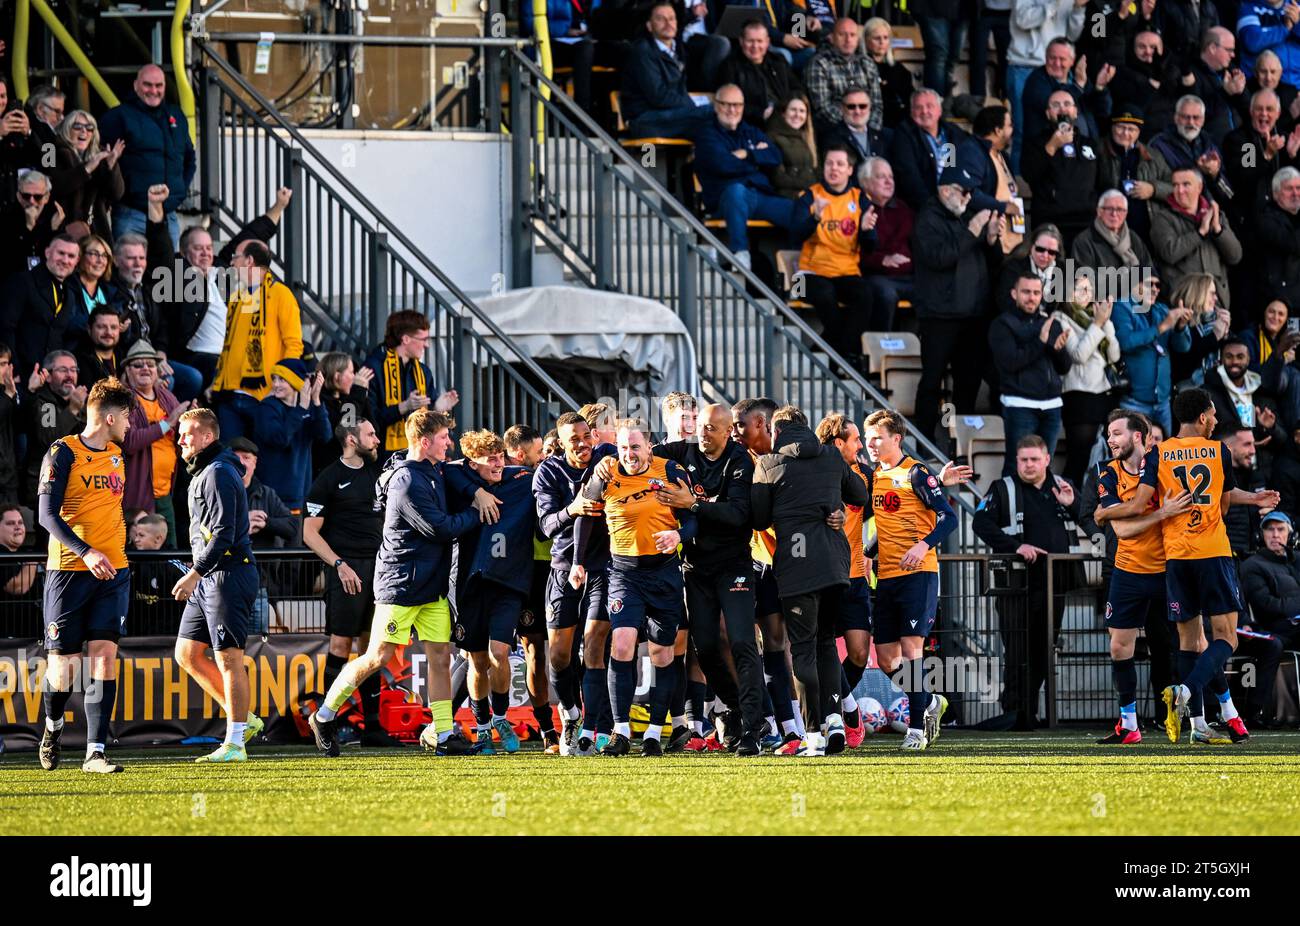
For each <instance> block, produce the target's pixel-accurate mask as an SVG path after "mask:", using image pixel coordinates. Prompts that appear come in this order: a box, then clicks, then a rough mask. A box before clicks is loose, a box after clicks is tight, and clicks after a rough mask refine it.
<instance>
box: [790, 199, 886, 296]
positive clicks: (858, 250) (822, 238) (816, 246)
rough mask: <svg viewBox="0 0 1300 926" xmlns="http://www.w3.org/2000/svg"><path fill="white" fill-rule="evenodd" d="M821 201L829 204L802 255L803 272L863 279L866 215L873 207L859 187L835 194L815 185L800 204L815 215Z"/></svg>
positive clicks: (800, 260) (800, 266) (800, 265)
mask: <svg viewBox="0 0 1300 926" xmlns="http://www.w3.org/2000/svg"><path fill="white" fill-rule="evenodd" d="M819 199H823V200H826V208H825V209H823V210H822V214H821V217H820V218H818V219H817V220H816V222H817V225H816V231H815V232H814V233H813V234H811V235H809V236H808V240H807V241H805V242H804V245H803V250H802V251H800V252H799V270H800V271H802V272H804V273H812V274H816V275H817V276H822V277H856V276H861V275H862V270H861V269H860V267H859V264H858V262H859V259H860V258H861V255H862V244H861V241H860V240H859V236H860V235H861V234H862V212H863V210H864V209H869V208H871V203H870V202H869V201H868V200H867V197H866V194H864V193H863V192H862V190H861V189H860V188H859V187H858V186H857V185H856V184H850V185H849V187H848V189H846V190H844V192H842V193H832V192H831V191H830V190H828V189H826V187H825V185H823V184H821V183H814V184H813V185H812V186H811V187H810V188H809V189H808V191H807V192H805V193H804V194H803V198H802V199H801V200H800V203H801V204H804V205H805V206H806V208H808V209H809V210H810V211H811V210H812V208H813V204H814V203H816V201H817V200H819Z"/></svg>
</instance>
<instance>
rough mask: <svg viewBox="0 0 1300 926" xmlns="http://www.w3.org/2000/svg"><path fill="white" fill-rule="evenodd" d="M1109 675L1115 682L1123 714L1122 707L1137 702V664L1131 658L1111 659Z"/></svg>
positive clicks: (1128, 728)
mask: <svg viewBox="0 0 1300 926" xmlns="http://www.w3.org/2000/svg"><path fill="white" fill-rule="evenodd" d="M1110 674H1111V678H1112V679H1113V680H1114V682H1115V691H1116V693H1117V694H1118V695H1119V703H1120V714H1123V713H1124V705H1126V704H1129V705H1131V704H1133V703H1134V702H1135V701H1137V690H1138V670H1137V664H1136V663H1135V662H1134V661H1133V657H1132V656H1130V657H1129V658H1128V659H1112V660H1111V663H1110ZM1121 719H1122V718H1121ZM1124 729H1126V730H1136V729H1137V727H1127V726H1126V727H1125V728H1124Z"/></svg>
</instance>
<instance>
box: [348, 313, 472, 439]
mask: <svg viewBox="0 0 1300 926" xmlns="http://www.w3.org/2000/svg"><path fill="white" fill-rule="evenodd" d="M428 347H429V320H428V319H427V318H425V317H424V316H423V315H422V314H421V313H419V312H416V311H414V310H412V309H403V310H402V311H400V312H394V313H393V314H392V315H390V316H388V322H387V323H386V324H385V326H384V342H383V343H382V344H380V345H379V346H378V347H376V348H375V349H374V351H372V352H371V354H370V356H369V357H368V358H366V366H367V367H369V368H370V372H371V380H370V406H371V408H372V409H373V410H374V413H375V419H374V425H375V430H376V431H378V432H379V434H380V436H381V437H382V438H383V442H384V446H383V449H382V451H381V452H380V456H379V458H380V461H381V462H387V460H388V458H389V457H391V456H392V455H393V454H394V453H397V452H398V451H404V450H406V446H407V444H406V416H407V415H409V414H410V413H411V412H413V411H415V410H416V409H417V408H427V407H428V406H430V405H432V406H433V407H434V410H435V411H440V412H448V411H450V410H451V409H452V408H453V407H455V405H456V403H457V402H459V401H460V396H459V395H457V394H456V391H455V390H454V389H453V390H449V391H447V392H444V393H442V394H441V395H438V396H437V399H436V400H435V399H434V398H433V396H434V395H435V392H434V384H433V371H432V370H430V369H429V368H428V367H427V366H425V365H424V361H423V360H422V359H421V358H422V357H423V356H424V354H425V351H426V350H427V349H428Z"/></svg>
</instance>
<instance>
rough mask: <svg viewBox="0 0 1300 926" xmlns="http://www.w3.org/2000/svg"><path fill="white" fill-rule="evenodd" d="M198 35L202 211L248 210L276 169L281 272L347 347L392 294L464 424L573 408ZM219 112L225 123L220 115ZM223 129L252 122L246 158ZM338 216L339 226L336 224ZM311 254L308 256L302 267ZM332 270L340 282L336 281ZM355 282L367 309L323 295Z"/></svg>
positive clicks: (367, 336)
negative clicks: (311, 221) (407, 312)
mask: <svg viewBox="0 0 1300 926" xmlns="http://www.w3.org/2000/svg"><path fill="white" fill-rule="evenodd" d="M196 44H197V48H198V55H197V58H198V63H199V73H200V81H199V83H200V86H201V87H202V92H203V101H204V131H203V133H202V135H201V138H200V144H201V148H202V152H201V161H202V163H203V168H204V169H203V190H202V193H203V200H204V208H205V211H208V212H211V213H212V214H213V215H214V217H215V218H216V220H217V221H218V223H219V224H222V225H223V226H224V225H235V224H236V223H240V222H242V221H244V220H246V218H247V217H248V216H249V215H251V214H252V213H253V208H252V205H251V203H250V190H261V189H262V188H263V187H264V186H266V185H267V184H270V183H271V182H272V181H273V180H274V179H277V178H285V179H286V181H287V185H289V186H290V187H292V188H293V189H294V190H295V194H296V195H295V197H294V200H293V202H292V203H291V205H290V207H289V209H288V210H287V212H286V217H285V226H286V238H287V239H288V245H287V247H285V248H284V249H283V250H284V252H285V253H284V255H282V258H281V262H282V264H283V269H284V276H285V278H286V281H287V282H289V284H290V285H291V287H293V288H294V290H295V292H296V293H298V294H299V295H300V297H302V296H306V297H307V298H306V299H305V300H304V299H301V298H300V302H302V307H303V310H304V314H305V315H306V316H307V317H308V318H310V320H311V321H312V322H314V323H315V324H316V325H317V327H318V328H321V329H323V330H325V331H327V332H328V333H329V335H330V336H332V337H333V338H334V339H335V340H337V341H340V342H342V343H344V344H346V345H349V346H354V347H362V348H366V347H369V346H371V345H373V344H374V343H376V342H377V341H378V340H379V337H380V334H381V331H382V318H383V316H385V315H387V313H388V312H389V311H390V310H391V308H392V306H391V305H390V303H389V300H390V298H391V297H397V298H400V299H401V300H402V301H403V307H410V308H417V309H419V310H421V311H423V312H424V314H425V315H426V316H430V317H431V322H432V324H431V327H432V328H433V330H434V333H435V335H436V340H435V342H434V343H435V344H437V345H438V346H437V348H435V351H434V356H433V357H432V358H431V366H432V367H433V372H434V375H435V380H437V381H439V382H441V383H451V384H452V386H453V388H456V389H457V391H458V392H460V396H461V404H460V406H459V407H458V409H457V414H458V415H461V416H462V417H463V418H464V419H465V422H466V424H469V423H473V424H475V425H481V426H488V427H496V428H498V429H500V428H504V427H508V426H509V425H510V424H514V423H516V422H518V421H520V420H528V421H529V423H531V424H534V425H536V426H539V427H541V426H543V425H546V424H549V421H548V420H546V419H547V418H549V417H554V416H555V415H556V414H558V413H559V410H560V408H561V407H576V404H577V403H576V402H574V400H573V399H572V398H571V397H570V396H569V395H568V394H567V393H566V392H565V391H564V390H563V389H562V388H561V387H560V386H559V385H558V384H557V383H556V382H555V381H554V380H553V379H552V378H551V377H550V376H549V375H548V374H547V373H546V372H545V371H544V370H543V369H542V368H541V367H540V366H539V365H538V364H537V363H536V362H535V361H534V360H533V359H532V358H531V357H530V356H529V355H528V354H527V353H526V352H525V351H524V350H523V349H522V348H518V347H517V346H516V345H515V344H514V342H513V341H512V340H511V338H510V337H509V336H508V335H506V334H505V332H503V331H502V330H501V328H500V327H499V326H498V325H497V324H496V323H495V322H494V321H493V320H492V319H491V318H490V317H489V316H488V315H487V314H486V313H484V312H483V310H482V309H481V308H479V307H478V306H477V305H476V304H475V303H474V302H473V300H471V299H470V298H469V297H468V296H466V295H465V294H464V293H463V292H462V291H461V290H460V289H459V287H457V286H456V285H455V284H454V283H453V282H452V281H451V280H450V279H449V278H448V277H447V276H446V275H445V274H444V273H443V272H442V270H441V269H439V268H438V267H437V266H436V265H434V264H433V263H432V262H431V261H430V260H429V259H428V258H427V256H425V254H424V253H423V252H422V251H421V250H420V248H418V247H417V246H416V245H415V244H414V243H413V242H412V241H411V240H410V239H409V238H407V237H406V235H405V234H403V233H402V231H401V230H400V229H398V228H397V227H396V226H395V225H394V224H393V223H391V222H390V221H389V220H388V219H387V218H386V217H385V216H384V215H383V213H382V212H380V211H379V209H378V208H376V207H375V206H374V204H373V203H371V202H370V200H369V199H367V198H366V197H365V195H364V194H362V193H361V191H360V190H358V189H357V188H356V187H355V186H354V185H353V184H352V183H351V182H350V181H348V180H347V178H346V177H344V176H343V175H342V174H341V173H340V172H339V171H338V170H337V168H335V167H334V165H333V164H331V163H330V162H329V160H328V159H326V158H325V157H324V156H323V155H321V154H320V153H319V152H318V151H317V150H316V149H315V147H314V146H313V145H312V144H311V143H310V142H309V141H308V140H307V139H306V138H304V137H303V136H302V134H301V133H300V132H299V131H298V130H297V129H296V128H295V127H294V126H292V125H291V124H290V123H289V122H288V120H286V119H285V118H284V117H283V116H282V115H281V114H280V113H279V112H278V111H276V109H275V107H274V105H273V104H271V103H270V102H269V101H268V100H266V99H265V97H263V96H262V95H261V94H259V93H258V92H257V91H256V90H255V89H253V88H252V87H250V86H249V85H248V84H247V83H246V82H245V81H243V79H242V78H241V77H240V76H239V75H238V74H237V73H236V72H235V71H234V70H233V69H232V68H231V67H230V65H229V64H228V63H227V62H226V61H225V60H224V59H222V58H221V57H220V56H219V55H217V54H215V53H213V52H212V50H211V49H209V48H207V47H206V46H205V45H204V44H203V43H201V42H200V43H196ZM205 64H211V65H212V67H204V66H203V65H205ZM250 100H251V101H252V102H251V103H250V102H249V101H250ZM254 104H256V106H258V107H261V108H262V110H263V111H264V114H262V113H259V112H258V111H257V109H255V107H254ZM227 113H229V116H230V118H229V120H228V121H227V120H224V119H223V115H225V114H227ZM230 127H234V128H236V129H237V130H243V131H245V132H247V131H248V130H250V129H251V130H252V133H254V134H255V136H256V137H255V138H254V139H253V143H252V152H251V157H250V156H248V155H249V151H248V148H249V144H248V136H247V135H245V136H242V140H243V141H244V145H243V146H242V147H243V151H244V154H245V157H244V159H243V161H242V163H233V162H234V161H236V160H237V157H236V158H232V159H231V161H232V163H230V164H227V163H225V160H224V158H223V151H222V140H221V138H222V130H223V128H230ZM240 140H241V136H239V135H237V134H236V135H234V136H232V140H231V142H230V143H231V144H232V145H234V146H236V147H238V142H239V141H240ZM236 171H238V172H240V173H242V175H243V176H242V177H241V178H240V179H241V181H242V182H241V183H240V184H239V185H238V187H237V188H236V190H235V191H236V193H237V194H238V196H239V197H240V199H241V202H231V201H226V200H225V198H224V197H223V195H222V189H223V188H224V186H225V184H226V183H229V185H230V186H231V187H232V188H235V187H236V185H235V184H234V183H233V182H231V180H232V178H233V176H234V174H235V172H236ZM250 180H251V182H250ZM343 193H346V195H347V198H345V197H344V195H342V194H343ZM231 198H232V199H233V198H234V197H231ZM241 205H242V208H241ZM312 210H314V212H313V213H312V214H313V215H314V217H315V218H317V219H318V226H317V230H318V231H319V232H320V234H317V235H314V236H313V238H312V240H311V241H309V240H308V239H307V237H306V236H305V235H304V234H302V231H303V230H304V229H305V228H306V227H307V225H308V223H307V222H306V221H305V219H304V213H305V212H308V211H312ZM336 218H337V224H338V227H339V228H338V230H339V231H340V234H338V235H335V234H333V232H334V231H335V228H334V226H335V219H336ZM227 220H228V221H227ZM327 223H328V224H327ZM358 244H359V247H358ZM327 250H328V253H327V252H326V251H327ZM340 251H341V252H342V255H343V257H344V258H345V260H342V261H338V262H335V261H334V260H333V257H334V255H335V254H336V253H338V252H340ZM313 252H314V253H315V257H316V259H315V260H314V261H312V262H311V263H310V265H308V260H307V258H308V257H309V255H310V254H311V253H313ZM326 258H328V259H326ZM340 264H341V265H342V266H340ZM336 280H337V281H340V283H339V285H337V286H336V285H334V283H335V281H336ZM313 284H316V285H313ZM360 292H364V293H365V294H366V299H365V302H366V306H365V308H364V309H361V310H358V309H357V308H356V307H355V306H354V307H348V306H345V305H342V304H338V303H335V304H331V301H332V299H333V300H339V299H346V298H353V297H355V296H356V295H357V294H358V293H360ZM367 310H368V311H367ZM485 335H491V336H493V337H494V338H496V339H497V342H498V343H499V344H500V345H502V348H501V349H498V348H497V347H495V346H493V344H491V343H489V342H488V341H487V339H486V337H485ZM512 364H517V365H519V366H520V367H522V368H523V371H522V372H521V371H519V370H516V369H515V368H514V367H513V366H512ZM521 414H523V415H524V418H521V417H520V415H521Z"/></svg>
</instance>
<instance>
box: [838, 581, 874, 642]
mask: <svg viewBox="0 0 1300 926" xmlns="http://www.w3.org/2000/svg"><path fill="white" fill-rule="evenodd" d="M850 630H862V631H865V632H866V633H871V584H870V583H869V582H867V580H866V577H865V576H858V577H857V578H856V579H849V584H848V587H847V588H846V589H844V597H843V598H841V599H840V614H839V617H838V618H837V619H836V621H835V635H836V636H838V637H842V636H844V634H845V633H846V632H847V631H850Z"/></svg>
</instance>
